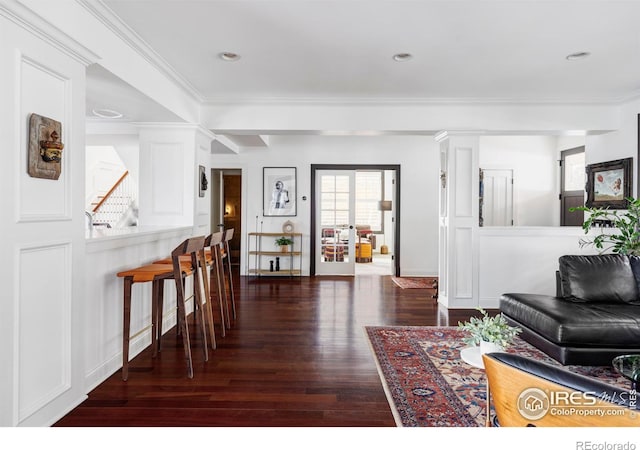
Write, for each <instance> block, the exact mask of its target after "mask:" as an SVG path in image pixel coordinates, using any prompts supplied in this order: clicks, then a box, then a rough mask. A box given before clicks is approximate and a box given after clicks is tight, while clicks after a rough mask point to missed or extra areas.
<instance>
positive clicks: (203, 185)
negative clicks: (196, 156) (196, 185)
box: [198, 166, 209, 197]
mask: <svg viewBox="0 0 640 450" xmlns="http://www.w3.org/2000/svg"><path fill="white" fill-rule="evenodd" d="M198 173H199V178H200V190H199V192H198V194H199V195H200V197H204V191H206V190H207V186H208V185H209V182H208V181H207V174H206V172H205V168H204V166H199V167H198Z"/></svg>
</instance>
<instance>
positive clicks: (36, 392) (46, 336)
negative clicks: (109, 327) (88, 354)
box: [15, 242, 72, 421]
mask: <svg viewBox="0 0 640 450" xmlns="http://www.w3.org/2000/svg"><path fill="white" fill-rule="evenodd" d="M16 259H17V264H16V267H18V269H19V274H18V280H19V281H18V292H17V293H18V295H17V296H16V300H17V304H16V305H15V310H16V311H17V315H18V320H17V324H18V327H17V334H18V336H17V343H18V349H19V351H18V352H17V354H16V355H17V358H18V361H16V364H15V367H17V368H18V372H19V374H18V377H17V378H18V380H19V387H18V409H19V411H18V420H19V421H23V420H25V419H26V418H27V417H29V416H30V415H31V414H33V413H34V412H35V411H37V410H38V409H40V408H42V407H43V406H44V405H46V404H47V403H48V402H50V401H51V400H53V399H54V398H56V397H57V396H59V395H60V394H62V393H63V392H64V391H66V390H68V389H69V388H70V385H71V303H72V297H71V274H72V267H71V259H72V258H71V242H58V243H48V244H40V245H37V246H23V247H20V248H18V250H17V256H16Z"/></svg>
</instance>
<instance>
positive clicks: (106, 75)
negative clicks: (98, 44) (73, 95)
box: [86, 64, 182, 122]
mask: <svg viewBox="0 0 640 450" xmlns="http://www.w3.org/2000/svg"><path fill="white" fill-rule="evenodd" d="M95 109H98V110H103V109H107V110H111V111H115V112H119V113H121V114H123V117H122V118H121V119H116V120H113V119H101V118H98V117H96V116H95V115H94V114H93V110H95ZM86 117H87V119H88V120H92V121H96V122H116V121H119V122H125V121H126V122H182V119H180V117H178V116H177V115H176V114H174V113H172V112H171V111H169V110H168V109H166V108H165V107H163V106H161V105H160V104H158V103H157V102H155V101H153V100H152V99H150V98H149V97H147V96H146V95H144V94H142V93H141V92H140V91H139V90H137V89H136V88H134V87H133V86H131V85H129V84H127V83H125V82H124V81H122V80H121V79H120V78H118V77H117V76H115V75H114V74H112V73H111V72H109V71H108V70H106V69H105V68H104V67H102V66H100V65H98V64H92V65H90V66H89V67H87V92H86Z"/></svg>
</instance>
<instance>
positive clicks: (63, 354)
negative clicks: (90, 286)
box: [0, 8, 86, 427]
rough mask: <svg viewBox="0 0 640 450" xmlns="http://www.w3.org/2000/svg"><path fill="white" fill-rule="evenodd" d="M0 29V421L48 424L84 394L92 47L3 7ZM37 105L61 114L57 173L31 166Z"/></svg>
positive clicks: (45, 113)
mask: <svg viewBox="0 0 640 450" xmlns="http://www.w3.org/2000/svg"><path fill="white" fill-rule="evenodd" d="M0 30H1V31H0V36H1V37H0V68H1V69H0V98H2V99H3V100H2V101H1V102H0V119H1V120H0V123H1V125H0V127H1V128H2V132H1V133H0V134H1V135H2V140H3V145H2V153H3V164H2V165H0V191H1V192H2V195H1V196H0V198H1V199H0V208H1V210H2V214H0V230H1V231H2V232H1V238H0V254H2V255H3V258H2V260H1V261H0V285H1V286H2V289H3V293H2V299H1V302H0V309H1V313H0V361H2V363H0V426H5V427H6V426H42V425H49V424H51V423H53V421H55V420H56V419H57V418H59V417H61V416H62V415H64V414H66V413H67V412H68V410H69V409H70V408H71V407H73V406H74V405H76V404H78V403H79V402H81V401H82V400H83V399H84V398H85V390H84V377H83V373H82V370H83V367H84V365H83V341H84V339H83V338H84V333H85V330H84V326H85V322H84V318H85V316H84V313H85V311H86V309H85V305H84V302H83V299H84V294H85V280H84V277H83V276H78V275H79V274H82V273H83V271H84V264H83V263H84V251H85V245H84V244H85V243H84V213H83V210H84V161H85V160H84V148H85V140H84V109H85V97H84V91H85V66H84V64H85V63H86V59H85V57H86V55H81V54H78V53H74V52H73V51H72V49H70V48H67V47H65V46H64V45H62V44H60V42H58V45H53V40H54V36H50V35H48V34H47V33H46V32H42V33H40V34H38V33H35V32H33V31H32V30H27V29H25V28H23V27H22V26H21V25H20V21H17V22H14V21H12V20H9V19H8V18H7V17H6V16H5V15H4V14H2V8H0ZM48 31H49V32H52V33H55V30H48ZM60 38H61V39H62V37H60ZM32 113H36V114H39V115H42V116H46V117H49V118H51V119H53V120H56V121H58V122H60V123H61V131H62V133H61V136H60V140H61V142H62V143H64V145H65V147H64V150H63V152H62V162H61V173H60V177H59V179H58V180H50V179H43V178H33V177H31V176H29V175H28V173H27V154H28V148H29V142H28V136H29V117H30V115H31V114H32Z"/></svg>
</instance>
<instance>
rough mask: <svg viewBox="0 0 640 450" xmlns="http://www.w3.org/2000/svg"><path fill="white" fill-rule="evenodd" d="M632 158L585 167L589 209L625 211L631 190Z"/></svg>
mask: <svg viewBox="0 0 640 450" xmlns="http://www.w3.org/2000/svg"><path fill="white" fill-rule="evenodd" d="M632 163H633V158H626V159H618V160H615V161H608V162H603V163H597V164H590V165H588V166H587V167H586V172H587V201H586V203H585V205H586V206H587V207H589V208H592V207H595V208H606V207H609V208H612V209H627V204H628V202H627V198H629V197H631V190H632V188H633V168H632Z"/></svg>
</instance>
